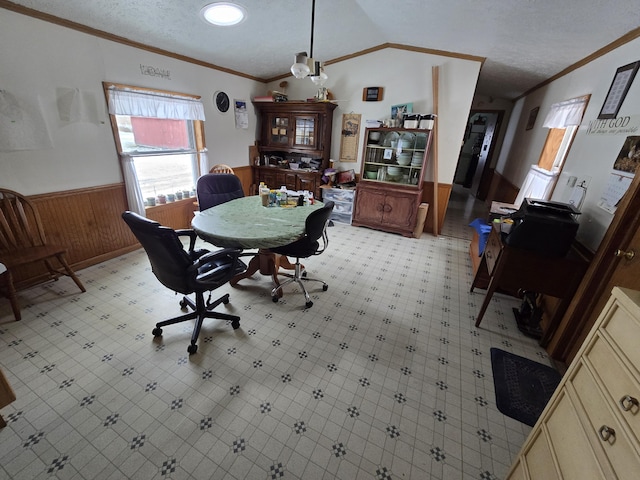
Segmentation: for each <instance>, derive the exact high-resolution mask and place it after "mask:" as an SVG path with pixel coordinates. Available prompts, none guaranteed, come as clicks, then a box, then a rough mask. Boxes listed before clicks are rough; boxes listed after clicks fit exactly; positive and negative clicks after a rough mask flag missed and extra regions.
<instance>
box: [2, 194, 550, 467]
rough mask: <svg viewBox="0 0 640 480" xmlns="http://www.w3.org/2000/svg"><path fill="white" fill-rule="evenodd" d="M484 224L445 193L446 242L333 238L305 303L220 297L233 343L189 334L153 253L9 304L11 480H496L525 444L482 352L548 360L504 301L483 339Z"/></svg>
mask: <svg viewBox="0 0 640 480" xmlns="http://www.w3.org/2000/svg"><path fill="white" fill-rule="evenodd" d="M485 214H486V208H485V207H484V206H482V205H478V204H477V202H473V201H471V200H466V198H465V196H464V195H459V193H458V192H457V191H456V190H455V189H454V193H453V194H452V198H451V201H450V205H449V211H448V214H447V219H446V222H445V226H444V228H443V232H442V235H441V236H439V237H437V238H436V237H433V236H431V235H429V234H424V235H423V236H422V237H421V238H420V239H408V238H404V237H401V236H397V235H392V234H388V233H383V232H378V231H374V230H369V229H365V228H356V227H350V226H347V225H343V224H338V223H336V224H335V226H334V227H331V228H330V229H329V236H330V246H329V249H328V250H327V251H326V252H325V253H324V254H323V255H321V256H318V257H313V258H311V259H309V260H308V261H306V262H304V263H305V264H306V266H307V270H308V272H309V275H310V276H314V277H318V278H322V279H324V280H326V281H327V282H328V283H329V290H328V291H326V292H323V291H322V290H321V289H320V288H319V284H317V285H314V284H311V285H312V286H311V289H312V298H313V301H314V305H313V307H312V308H310V309H306V310H305V309H304V308H303V306H304V297H303V296H302V295H301V294H300V293H298V292H296V291H295V289H294V287H291V286H290V287H289V288H288V289H286V291H285V296H284V299H283V300H281V301H280V302H279V303H278V304H274V303H273V302H272V301H271V298H270V296H269V288H270V284H269V281H268V279H267V278H266V277H256V278H255V279H247V280H243V281H242V282H241V285H243V288H241V289H235V288H231V287H229V286H225V287H223V288H221V289H219V290H217V291H216V292H215V293H219V294H223V293H226V292H229V293H230V294H231V303H230V304H229V305H228V306H227V307H223V308H227V309H228V310H230V311H231V312H235V313H238V314H239V315H240V316H241V318H242V319H241V328H240V329H239V330H236V331H234V330H233V329H232V328H231V326H230V325H226V324H225V322H220V321H215V320H210V321H209V322H208V323H205V326H204V327H203V330H202V332H201V335H200V340H199V349H198V352H197V353H196V354H195V355H193V356H189V355H188V354H187V351H186V349H187V345H188V344H189V339H190V334H191V324H182V325H174V326H170V327H166V328H165V329H164V336H163V337H162V338H158V339H154V338H153V335H152V334H151V330H152V328H153V326H154V324H155V322H156V321H159V320H162V319H165V318H168V317H171V316H175V315H178V314H179V313H180V310H179V306H178V301H179V297H176V296H174V295H173V293H172V292H170V291H168V290H166V289H165V288H164V287H162V286H161V285H160V284H159V283H158V282H157V280H156V279H155V277H154V276H153V274H152V273H151V271H150V269H149V265H148V261H147V258H146V256H145V254H144V253H143V251H141V250H140V251H136V252H133V253H131V254H128V255H125V256H123V257H120V258H117V259H114V260H111V261H108V262H104V263H102V264H100V265H96V266H93V267H90V268H87V269H84V270H81V271H80V272H79V274H80V277H81V279H82V281H83V282H84V284H85V286H86V287H87V292H86V293H84V294H80V293H78V292H77V290H76V288H75V285H74V284H73V283H72V282H71V281H70V280H69V279H67V278H64V279H61V280H60V281H58V282H52V283H47V284H44V285H41V286H38V287H34V288H32V289H30V290H27V291H24V292H21V293H20V294H19V297H20V302H21V304H22V307H23V310H22V311H23V320H22V321H21V322H12V321H11V320H12V317H11V313H10V308H9V305H8V302H6V300H2V301H1V302H0V365H1V366H2V369H3V370H4V372H5V374H6V375H7V377H8V379H9V382H10V383H11V385H12V386H13V388H14V390H15V392H16V394H17V397H18V399H17V400H16V401H15V402H14V403H12V404H11V405H9V406H7V407H5V408H3V409H2V414H3V416H4V418H5V420H6V421H7V423H8V425H7V427H6V428H4V429H2V430H0V478H11V479H32V478H36V479H45V478H56V479H123V478H135V479H209V478H215V479H218V478H219V479H238V480H239V479H267V480H268V479H280V478H283V479H305V480H313V479H372V480H387V479H447V480H448V479H482V480H489V479H499V478H502V477H503V476H504V475H505V473H506V471H507V470H508V467H509V465H510V464H511V462H512V460H513V458H514V457H515V455H516V454H517V452H518V450H519V448H520V446H521V445H522V443H523V442H524V440H525V438H526V436H527V434H528V432H529V430H530V429H529V427H527V426H526V425H524V424H521V423H519V422H517V421H515V420H513V419H511V418H508V417H505V416H504V415H502V414H501V413H500V412H499V411H498V410H497V409H496V406H495V399H494V388H493V378H492V374H491V360H490V353H489V349H490V348H491V347H498V348H501V349H504V350H507V351H510V352H513V353H517V354H519V355H522V356H525V357H529V358H532V359H535V360H537V361H541V362H544V363H548V362H549V360H548V358H547V356H546V353H545V352H544V350H543V349H542V348H540V347H539V346H538V345H537V343H536V342H535V341H533V340H531V339H529V338H527V337H524V336H523V335H522V334H521V333H520V332H519V331H518V329H517V327H516V325H515V321H514V319H513V316H512V314H511V308H512V307H514V306H518V305H519V302H518V300H516V299H512V298H509V297H505V296H501V295H496V296H494V299H493V300H492V302H491V305H490V307H489V309H488V311H487V314H486V316H485V319H484V320H483V323H482V326H481V328H475V327H474V325H473V324H474V318H475V315H476V313H477V311H478V310H479V308H480V303H481V301H482V298H483V291H481V290H480V291H476V292H475V293H473V294H471V293H469V286H470V284H471V280H472V276H471V266H470V261H469V259H468V254H467V248H468V243H469V239H470V237H471V231H470V230H471V229H470V228H468V227H467V226H466V225H467V224H468V223H469V221H470V220H471V219H473V218H475V216H483V215H485Z"/></svg>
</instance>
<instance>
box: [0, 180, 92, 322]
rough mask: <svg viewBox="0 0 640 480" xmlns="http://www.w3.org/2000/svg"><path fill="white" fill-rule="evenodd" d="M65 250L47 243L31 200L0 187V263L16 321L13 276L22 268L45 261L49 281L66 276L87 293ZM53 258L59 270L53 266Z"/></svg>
mask: <svg viewBox="0 0 640 480" xmlns="http://www.w3.org/2000/svg"><path fill="white" fill-rule="evenodd" d="M66 251H67V249H66V248H65V247H63V246H61V245H51V244H49V243H47V240H46V237H45V235H44V229H43V228H42V221H41V219H40V215H39V214H38V210H37V209H36V207H35V205H34V204H33V203H32V202H31V201H29V200H28V199H27V198H25V197H24V196H23V195H21V194H19V193H17V192H14V191H12V190H6V189H3V188H0V263H2V264H4V266H5V267H6V269H7V272H6V275H5V282H4V283H6V285H5V287H6V290H7V291H8V295H7V296H8V298H9V299H10V300H11V307H12V308H13V313H14V315H15V318H16V320H20V318H21V316H20V308H19V306H18V302H17V300H16V297H15V291H16V290H15V286H14V284H13V275H12V274H14V273H15V271H16V269H17V268H19V267H21V266H23V265H27V264H30V263H35V262H44V264H45V266H46V267H47V270H48V272H49V277H50V278H51V279H54V280H57V279H58V278H59V277H60V276H61V275H66V276H69V277H71V278H72V279H73V281H74V282H75V283H76V285H77V286H78V288H80V290H81V291H83V292H86V289H85V288H84V286H83V285H82V282H80V280H79V279H78V277H77V276H76V274H75V273H74V272H73V270H71V267H70V266H69V264H68V263H67V260H66V259H65V254H66ZM54 259H55V260H57V261H58V263H59V264H60V267H56V266H55V263H54Z"/></svg>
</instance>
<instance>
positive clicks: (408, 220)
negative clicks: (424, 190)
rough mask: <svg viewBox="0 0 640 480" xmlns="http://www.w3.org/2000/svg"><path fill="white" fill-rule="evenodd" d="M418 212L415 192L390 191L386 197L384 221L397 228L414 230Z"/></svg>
mask: <svg viewBox="0 0 640 480" xmlns="http://www.w3.org/2000/svg"><path fill="white" fill-rule="evenodd" d="M416 213H417V203H416V195H415V193H409V194H402V193H400V192H393V193H389V194H387V196H386V197H385V199H384V207H383V213H382V222H383V223H384V224H385V225H389V226H393V227H396V228H400V229H404V230H407V229H409V230H413V227H414V226H415V218H416Z"/></svg>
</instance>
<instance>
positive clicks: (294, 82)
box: [265, 48, 480, 184]
mask: <svg viewBox="0 0 640 480" xmlns="http://www.w3.org/2000/svg"><path fill="white" fill-rule="evenodd" d="M432 66H439V67H440V80H439V82H438V88H439V101H438V114H439V117H438V128H439V144H438V158H439V161H438V181H439V182H440V183H449V184H450V183H453V175H454V173H455V169H456V164H457V162H458V155H459V153H460V145H461V142H462V138H463V136H464V130H465V126H466V123H467V118H468V116H469V109H470V106H471V101H472V99H473V93H474V91H475V88H476V81H477V79H478V74H479V72H480V63H479V62H474V61H470V60H461V59H457V58H449V57H441V56H438V55H429V54H425V53H419V52H412V51H407V50H399V49H395V48H386V49H383V50H379V51H376V52H373V53H370V54H367V55H362V56H359V57H355V58H352V59H349V60H345V61H342V62H339V63H335V64H333V65H329V66H327V67H325V71H326V73H327V75H328V76H329V80H328V81H327V83H326V85H325V87H327V88H328V89H329V90H330V91H331V92H332V93H333V95H334V98H335V100H336V101H337V103H338V108H336V110H335V112H334V117H333V122H334V124H333V136H332V145H331V158H333V159H334V160H335V161H336V168H338V169H340V170H345V169H351V168H354V169H355V170H356V171H357V172H359V171H360V164H361V158H362V148H363V145H364V121H365V120H367V119H375V120H384V119H386V118H388V117H390V115H391V106H392V105H398V104H404V103H413V111H414V112H418V113H432V112H433V106H434V103H433V84H432ZM287 81H288V82H289V86H288V87H287V94H288V97H289V99H290V100H293V99H299V100H302V99H306V98H310V97H313V96H314V95H315V93H316V91H317V87H316V86H315V85H314V84H313V82H312V81H311V80H310V79H308V78H305V79H296V78H294V77H290V78H288V79H287ZM279 83H280V81H276V82H273V84H271V85H269V86H268V88H265V93H266V90H267V89H274V90H281V89H280V88H279V87H278V84H279ZM365 87H383V88H384V95H383V99H382V101H380V102H363V101H362V89H363V88H365ZM345 113H359V114H361V115H362V127H363V128H361V129H360V139H359V143H358V149H359V151H358V157H357V158H358V161H357V162H356V163H344V164H340V163H339V162H338V159H339V158H340V139H341V135H340V131H341V127H342V114H345ZM425 178H426V179H427V180H433V175H432V171H431V169H429V170H428V171H427V175H426V176H425Z"/></svg>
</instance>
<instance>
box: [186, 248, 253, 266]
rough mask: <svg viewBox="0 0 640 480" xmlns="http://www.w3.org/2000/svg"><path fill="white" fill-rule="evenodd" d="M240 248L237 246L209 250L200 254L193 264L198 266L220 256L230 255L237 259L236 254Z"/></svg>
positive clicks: (237, 254)
mask: <svg viewBox="0 0 640 480" xmlns="http://www.w3.org/2000/svg"><path fill="white" fill-rule="evenodd" d="M241 252H242V250H240V249H238V248H223V249H221V250H216V251H215V252H209V253H206V254H204V255H202V256H201V257H200V258H198V260H197V261H196V262H195V263H194V264H193V266H194V267H195V268H199V267H201V266H202V265H204V264H206V263H209V262H211V261H212V260H216V259H218V258H222V257H231V258H232V259H234V260H238V256H239V255H240V253H241Z"/></svg>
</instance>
